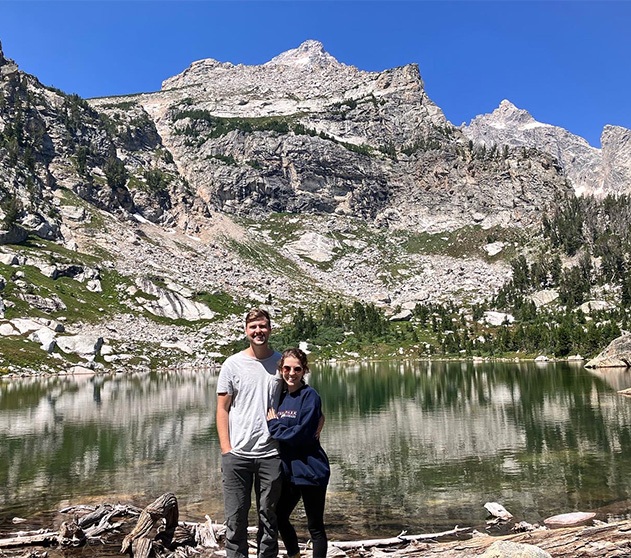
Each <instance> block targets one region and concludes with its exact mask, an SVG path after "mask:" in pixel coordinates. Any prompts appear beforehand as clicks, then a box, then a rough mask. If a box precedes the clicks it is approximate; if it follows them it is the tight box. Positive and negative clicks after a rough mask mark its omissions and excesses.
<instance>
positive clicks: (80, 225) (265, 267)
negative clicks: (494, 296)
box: [0, 41, 630, 353]
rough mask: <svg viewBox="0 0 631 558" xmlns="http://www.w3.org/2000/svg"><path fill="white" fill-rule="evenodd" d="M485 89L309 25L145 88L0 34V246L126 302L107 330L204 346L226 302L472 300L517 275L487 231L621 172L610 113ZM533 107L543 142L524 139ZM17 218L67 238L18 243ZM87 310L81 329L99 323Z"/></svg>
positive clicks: (227, 333)
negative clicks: (387, 60) (340, 45)
mask: <svg viewBox="0 0 631 558" xmlns="http://www.w3.org/2000/svg"><path fill="white" fill-rule="evenodd" d="M500 109H501V110H500ZM500 109H498V111H499V112H500V113H498V111H496V113H498V114H496V113H493V115H491V116H490V117H479V118H478V119H476V120H474V121H473V122H472V123H471V125H470V126H468V127H462V128H459V127H456V126H454V125H452V124H451V123H450V122H449V121H447V119H446V118H445V116H444V114H443V113H442V111H441V110H440V108H439V107H438V106H436V105H435V104H434V103H433V102H432V101H431V100H430V99H429V97H428V96H427V94H426V92H425V89H424V84H423V80H422V79H421V76H420V73H419V69H418V67H417V66H416V65H415V64H410V65H407V66H403V67H399V68H393V69H390V70H386V71H383V72H366V71H362V70H360V69H357V68H355V67H352V66H348V65H345V64H342V63H340V62H339V61H337V60H336V59H335V58H333V57H332V56H331V55H330V54H328V53H327V52H326V51H325V50H324V48H323V46H322V45H321V44H320V43H318V42H316V41H307V42H305V43H303V44H302V45H300V46H299V47H298V48H296V49H294V50H290V51H288V52H285V53H282V54H280V55H279V56H277V57H275V58H273V59H272V60H270V61H269V62H267V63H265V64H262V65H258V66H245V65H241V64H239V65H234V64H231V63H228V62H218V61H216V60H212V59H206V60H200V61H197V62H194V63H192V64H191V65H190V66H189V67H188V68H187V69H185V70H184V71H183V72H182V73H180V74H178V75H176V76H173V77H171V78H169V79H166V80H165V81H164V82H163V84H162V88H161V90H160V91H156V92H152V93H142V94H133V95H127V96H124V97H109V98H99V99H91V100H87V101H86V100H84V99H81V98H80V97H78V96H76V95H68V94H66V93H64V92H62V91H59V90H57V89H54V88H50V87H46V86H45V85H42V84H41V83H40V82H39V81H38V80H37V78H36V77H34V76H30V75H28V74H25V73H23V72H21V71H20V70H19V68H18V66H17V65H16V64H15V63H14V62H13V61H11V60H9V59H7V58H5V57H4V55H3V54H2V50H1V49H0V178H1V181H0V195H1V197H2V201H1V202H0V218H2V221H3V230H0V240H1V241H2V243H3V244H5V246H4V247H3V255H2V258H3V259H4V260H6V262H8V263H6V265H11V266H16V265H17V266H25V265H26V266H34V267H35V268H37V269H38V270H39V272H38V273H41V274H44V275H46V274H49V275H50V277H52V276H56V277H58V276H66V277H73V278H74V279H77V281H80V282H81V281H83V282H84V284H85V285H86V288H87V286H88V285H89V286H90V288H89V289H88V291H90V292H99V288H100V287H101V283H103V285H105V284H106V283H107V282H108V281H111V282H113V283H115V284H113V286H112V289H113V290H112V291H111V292H109V293H108V294H107V298H108V300H110V301H111V300H114V301H116V304H120V305H121V306H120V307H118V306H116V307H111V308H110V310H109V311H108V310H107V308H108V307H109V306H108V305H110V306H111V304H110V302H107V301H105V302H107V304H105V302H103V305H102V307H99V312H101V311H103V312H109V313H108V320H109V322H108V330H109V335H110V337H112V338H114V339H118V340H119V341H120V342H121V343H123V342H125V343H129V342H131V341H132V340H134V339H141V338H142V339H144V338H147V337H149V338H151V339H152V340H153V341H156V342H161V343H163V344H164V343H166V344H167V345H169V344H173V343H175V342H176V341H173V338H179V339H186V344H187V346H188V347H190V348H192V350H193V351H196V352H199V353H203V351H204V349H208V347H211V346H215V347H216V346H217V345H220V344H221V343H222V342H225V340H226V339H228V340H229V339H230V338H231V335H233V334H234V332H235V331H236V332H237V333H236V335H237V336H238V332H239V330H240V323H239V319H238V316H237V317H235V315H234V314H231V313H230V312H231V311H230V309H231V308H232V309H233V310H234V311H235V312H236V314H237V315H238V312H237V309H239V310H240V309H241V308H242V307H243V306H246V305H249V304H252V303H270V302H271V303H272V304H275V305H276V306H277V307H280V308H283V307H291V306H295V305H299V304H304V305H307V306H308V305H309V304H312V303H315V302H317V301H318V300H322V299H323V298H326V297H328V296H336V297H341V298H342V299H343V300H357V299H359V300H363V301H375V302H378V303H379V304H382V305H384V306H385V307H389V308H390V309H391V311H392V312H395V310H397V309H399V308H400V307H401V306H402V305H406V304H407V305H413V304H414V303H415V301H420V300H424V301H437V302H440V301H456V302H457V301H462V300H467V301H472V300H481V299H482V298H484V297H486V296H488V295H489V294H490V293H492V292H494V291H496V290H497V289H498V288H499V287H500V286H501V285H502V284H503V283H504V282H505V281H506V279H507V277H509V276H510V267H509V265H508V263H507V258H508V257H509V255H510V254H509V252H510V249H512V248H510V247H511V246H512V244H511V243H510V242H508V241H507V242H500V243H495V244H497V246H496V245H494V243H493V240H494V239H496V237H498V234H499V236H501V237H502V238H506V239H509V238H511V235H512V234H513V233H512V232H511V231H514V233H515V234H516V235H519V234H523V231H528V230H529V228H530V227H532V226H537V225H538V223H539V221H540V219H541V216H542V214H543V212H544V211H545V210H546V209H547V208H550V207H552V206H553V205H554V204H555V203H556V202H557V200H558V199H560V198H563V197H564V196H573V195H574V192H575V191H579V192H582V191H584V192H588V191H590V192H591V191H594V192H597V191H602V192H605V191H615V192H622V191H626V190H625V183H626V184H627V186H628V184H629V182H628V179H629V165H628V153H629V144H630V142H629V131H628V130H624V129H623V128H614V127H611V129H609V128H608V129H606V131H605V133H604V134H603V148H602V152H599V150H595V149H594V148H591V147H589V146H588V145H587V144H586V142H584V140H581V139H580V138H576V137H575V136H571V134H569V133H567V132H565V133H564V131H562V130H560V129H554V130H552V131H551V130H550V128H553V127H545V126H544V125H538V124H537V123H535V122H534V120H533V119H532V118H531V117H530V116H529V115H528V114H527V113H525V111H518V110H517V109H515V108H514V107H512V105H510V106H509V105H508V104H504V103H503V105H502V107H500ZM489 122H490V123H489ZM538 128H545V130H546V134H547V135H546V138H551V139H550V141H549V142H546V141H543V139H542V136H536V137H534V139H533V138H531V133H535V132H536V131H537V129H538ZM533 130H534V131H535V132H533ZM493 134H495V135H493ZM520 134H521V135H520ZM548 145H550V146H552V145H554V146H556V151H555V150H554V149H553V148H552V147H550V148H548ZM594 184H597V186H594ZM498 231H504V232H501V234H500V233H498ZM507 231H508V232H507ZM29 233H30V234H31V235H34V236H35V237H39V238H41V239H45V240H46V241H54V242H55V245H56V246H63V247H64V248H63V251H62V252H61V255H60V253H56V252H55V250H57V249H54V250H53V249H51V248H50V246H49V247H45V246H38V247H36V249H35V253H31V252H28V253H27V252H24V251H23V250H21V249H20V248H19V247H16V243H20V242H22V241H24V240H25V239H26V236H27V234H29ZM31 238H33V236H31ZM47 246H48V245H47ZM31 248H32V247H31ZM60 250H61V248H60ZM502 250H504V252H502ZM88 256H89V257H88ZM95 258H96V259H95ZM62 264H63V265H62ZM51 266H52V267H54V268H55V269H54V270H51ZM20 273H26V272H20ZM114 273H116V274H117V275H116V281H114V280H113V276H112V274H114ZM6 275H7V277H8V276H9V275H10V274H9V272H8V271H7V274H6ZM13 275H14V276H15V273H14V274H13ZM19 281H22V282H19ZM7 285H9V283H7ZM46 288H47V289H49V290H48V291H47V290H46V289H45V288H44V287H43V286H42V285H40V286H39V287H37V286H35V285H34V284H33V283H30V284H28V282H26V283H25V282H24V279H23V278H18V283H17V285H16V286H15V289H14V290H13V291H11V292H12V293H14V295H15V296H14V297H13V298H12V299H11V298H10V297H9V296H8V294H7V292H8V290H9V289H8V288H7V290H6V291H5V292H4V295H3V296H4V299H5V302H6V303H7V304H6V305H5V304H4V303H3V304H2V308H0V310H2V312H4V309H6V308H4V306H6V307H7V308H10V304H17V306H16V308H18V307H20V305H21V304H23V303H24V302H25V301H29V304H31V305H33V304H35V307H37V305H39V307H40V310H39V313H40V314H41V313H42V312H44V310H41V308H50V307H55V305H56V306H57V307H58V306H59V304H58V301H56V299H55V296H56V295H55V293H54V292H52V291H51V290H50V287H46ZM103 288H105V287H103ZM40 291H41V292H40ZM84 294H85V296H83V297H75V298H78V299H80V300H81V301H84V302H85V301H87V300H88V299H90V297H91V296H92V295H89V294H88V293H84ZM204 296H205V297H206V300H207V301H208V300H210V299H212V300H213V301H215V306H216V308H215V310H214V311H213V310H212V309H211V308H207V307H205V306H204V304H203V303H202V298H203V297H204ZM209 297H210V298H209ZM218 297H219V298H220V299H221V300H222V303H221V304H219V305H217V304H216V301H217V300H218ZM51 301H52V302H51ZM226 301H228V302H226ZM62 302H63V301H62ZM70 302H72V301H70ZM86 304H87V302H86ZM66 306H68V300H66ZM211 306H212V304H211ZM77 308H78V310H77V311H78V312H79V314H81V312H83V313H85V312H88V309H87V306H85V307H82V306H80V305H79V307H77ZM227 309H228V310H227ZM25 312H26V310H25ZM156 316H157V319H175V320H185V321H187V320H189V321H191V322H192V323H194V322H198V321H200V320H202V323H204V324H207V326H204V327H203V328H201V329H200V328H199V327H197V328H193V330H191V328H187V327H184V326H181V324H179V323H178V324H171V326H169V327H168V328H163V327H161V325H160V324H158V323H154V322H152V320H153V319H154V317H156ZM213 316H214V318H213ZM84 318H85V319H84V320H80V319H77V323H76V324H75V325H74V327H76V328H77V330H81V331H83V332H87V331H93V332H94V333H95V334H97V333H98V332H99V331H100V330H99V327H101V329H102V326H101V325H99V324H98V320H97V319H96V317H95V316H94V315H92V316H87V315H86V316H84ZM213 319H214V322H213V323H211V324H208V320H210V321H211V322H212V320H213ZM147 320H149V321H147ZM71 322H72V320H71V319H69V320H68V324H69V325H68V330H69V331H70V330H71V329H72V327H73V326H72V325H71ZM88 322H90V323H92V324H94V323H97V325H95V326H90V325H87V324H88ZM139 324H142V325H139ZM148 324H149V325H148ZM91 328H92V329H91ZM148 332H149V333H148ZM174 332H175V333H174ZM231 332H232V333H231Z"/></svg>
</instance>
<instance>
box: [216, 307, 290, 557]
mask: <svg viewBox="0 0 631 558" xmlns="http://www.w3.org/2000/svg"><path fill="white" fill-rule="evenodd" d="M271 330H272V328H271V321H270V316H269V314H268V313H267V312H266V311H265V310H262V309H259V308H255V309H253V310H250V312H248V314H247V315H246V317H245V335H246V338H247V340H248V343H249V347H248V348H247V349H245V350H244V351H241V352H240V353H237V354H235V355H232V356H230V357H228V358H227V359H226V361H225V362H224V364H223V366H222V367H221V372H220V373H219V379H218V381H217V433H218V435H219V443H220V445H221V469H222V476H223V494H224V510H225V516H226V526H227V529H226V543H225V548H226V557H227V558H247V556H248V540H247V538H248V533H247V528H248V512H249V510H250V505H251V494H252V487H253V486H254V490H255V493H256V507H257V511H258V517H259V525H258V534H257V555H258V558H276V556H277V555H278V526H277V520H276V502H277V501H278V498H279V496H280V489H281V485H282V480H281V462H280V457H279V455H278V446H277V443H276V442H275V441H274V440H273V439H272V438H271V436H270V435H269V431H268V429H267V410H268V409H269V408H270V407H272V408H277V407H278V401H279V397H280V389H281V385H282V382H281V380H280V377H279V375H278V373H277V365H278V362H279V360H280V356H281V355H280V354H279V353H277V352H276V351H274V350H273V349H272V348H271V347H270V346H269V336H270V333H271Z"/></svg>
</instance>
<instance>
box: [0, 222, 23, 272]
mask: <svg viewBox="0 0 631 558" xmlns="http://www.w3.org/2000/svg"><path fill="white" fill-rule="evenodd" d="M27 238H28V232H26V230H25V229H24V228H22V227H20V226H19V225H14V226H12V227H11V228H10V229H9V230H2V229H0V245H2V244H22V243H23V242H26V239H27ZM11 265H13V264H11Z"/></svg>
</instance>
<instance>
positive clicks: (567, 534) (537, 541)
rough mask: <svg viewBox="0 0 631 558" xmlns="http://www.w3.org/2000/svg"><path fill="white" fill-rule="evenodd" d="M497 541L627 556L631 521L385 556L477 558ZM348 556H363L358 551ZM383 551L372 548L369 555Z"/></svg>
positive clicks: (416, 546)
mask: <svg viewBox="0 0 631 558" xmlns="http://www.w3.org/2000/svg"><path fill="white" fill-rule="evenodd" d="M498 541H509V542H515V543H524V544H528V545H532V546H536V547H538V548H540V549H542V550H544V551H546V552H548V553H549V554H550V556H552V558H623V557H624V558H628V557H629V556H631V521H630V520H625V521H621V522H617V523H607V524H604V525H598V526H595V527H569V528H561V529H540V530H535V531H530V532H527V533H519V534H511V535H503V536H491V535H486V534H481V533H475V534H474V536H472V537H471V538H469V539H466V540H458V541H453V542H440V543H427V542H413V543H411V544H410V545H409V546H407V547H405V548H403V549H400V550H396V551H394V552H388V553H387V556H388V558H403V557H405V558H476V557H481V556H483V555H484V553H485V552H486V551H487V550H488V549H489V547H490V546H491V545H492V544H494V543H496V542H498ZM348 555H349V556H360V555H362V556H364V555H365V554H362V553H360V552H358V553H353V552H352V551H351V552H349V553H348ZM381 555H383V556H385V553H381V551H379V549H373V550H372V552H371V556H372V557H373V558H379V557H380V556H381Z"/></svg>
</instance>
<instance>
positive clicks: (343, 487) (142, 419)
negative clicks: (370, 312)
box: [0, 362, 631, 538]
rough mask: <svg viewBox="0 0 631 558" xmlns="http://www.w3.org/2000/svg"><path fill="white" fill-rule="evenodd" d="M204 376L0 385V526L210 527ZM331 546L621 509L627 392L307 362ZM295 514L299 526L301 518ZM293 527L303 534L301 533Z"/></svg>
mask: <svg viewBox="0 0 631 558" xmlns="http://www.w3.org/2000/svg"><path fill="white" fill-rule="evenodd" d="M216 381H217V377H216V375H214V374H213V373H212V372H208V371H189V372H182V371H159V372H152V373H147V374H129V375H124V374H119V375H107V376H74V377H50V378H23V379H11V380H2V381H0V486H1V488H0V528H1V529H2V531H4V530H5V529H4V527H5V526H6V525H7V523H8V522H10V520H11V518H12V517H14V516H21V517H29V516H32V515H33V514H36V513H40V512H45V511H48V510H56V509H59V508H61V507H63V506H66V505H71V504H84V503H90V502H95V503H98V502H103V501H105V502H112V503H114V502H118V501H124V502H133V503H136V504H137V505H141V506H144V505H146V504H148V503H149V502H150V501H153V500H154V499H155V498H156V497H157V496H159V495H160V494H162V493H163V492H167V491H171V492H173V493H175V495H176V496H177V498H178V503H179V507H180V515H181V517H182V518H183V519H188V520H192V521H202V520H203V518H204V515H206V514H208V515H209V516H210V517H212V518H213V519H215V520H219V521H221V520H222V519H223V515H222V510H223V508H222V496H221V475H220V470H219V463H220V459H219V455H220V452H219V444H218V440H217V435H216V430H215V388H216ZM309 381H310V383H311V384H312V385H313V386H314V387H315V388H316V389H317V390H318V391H319V392H320V395H321V396H322V400H323V407H324V412H325V415H326V424H325V428H324V431H323V434H322V444H323V446H324V447H325V449H326V451H327V453H328V455H329V458H330V461H331V466H332V478H331V485H330V488H329V498H328V503H327V523H328V524H329V530H330V534H331V535H332V536H334V537H335V538H357V537H367V536H370V537H372V536H386V535H387V536H392V535H395V534H398V532H400V531H401V530H407V531H408V532H410V533H417V532H419V533H420V532H427V531H434V530H437V529H444V528H451V527H453V526H454V525H456V524H457V525H461V526H476V527H480V526H482V525H483V524H484V520H485V518H486V515H487V513H486V510H485V509H484V507H483V506H484V503H485V502H487V501H496V502H500V503H501V504H503V505H504V506H505V507H506V508H507V509H508V510H509V511H511V512H512V513H513V515H514V516H515V518H516V520H518V521H520V520H525V521H529V522H531V523H534V522H537V521H540V520H541V519H543V518H544V517H546V516H548V515H553V514H556V513H563V512H568V511H573V510H581V511H599V510H600V511H603V510H604V511H606V510H607V506H612V507H611V509H614V508H613V506H614V505H615V506H616V508H615V509H616V513H617V514H618V516H620V515H621V514H626V513H627V512H628V510H629V506H628V503H627V500H628V499H629V492H630V490H631V474H630V473H631V451H630V450H631V399H627V398H625V397H622V396H620V395H618V394H617V390H619V389H623V388H626V387H629V386H631V375H629V374H628V373H626V372H624V373H621V372H620V371H612V373H611V374H609V373H608V372H600V373H597V374H596V373H590V372H588V371H587V370H585V369H583V368H582V366H581V365H569V364H565V363H560V364H547V365H545V366H537V365H535V364H534V363H521V364H515V363H510V364H509V363H471V362H463V363H454V362H431V363H428V362H384V363H362V364H354V365H341V364H335V365H332V364H316V365H314V367H313V372H312V374H311V378H310V379H309ZM302 515H303V514H299V518H300V519H299V522H301V521H303V517H302ZM303 525H304V523H303Z"/></svg>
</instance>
